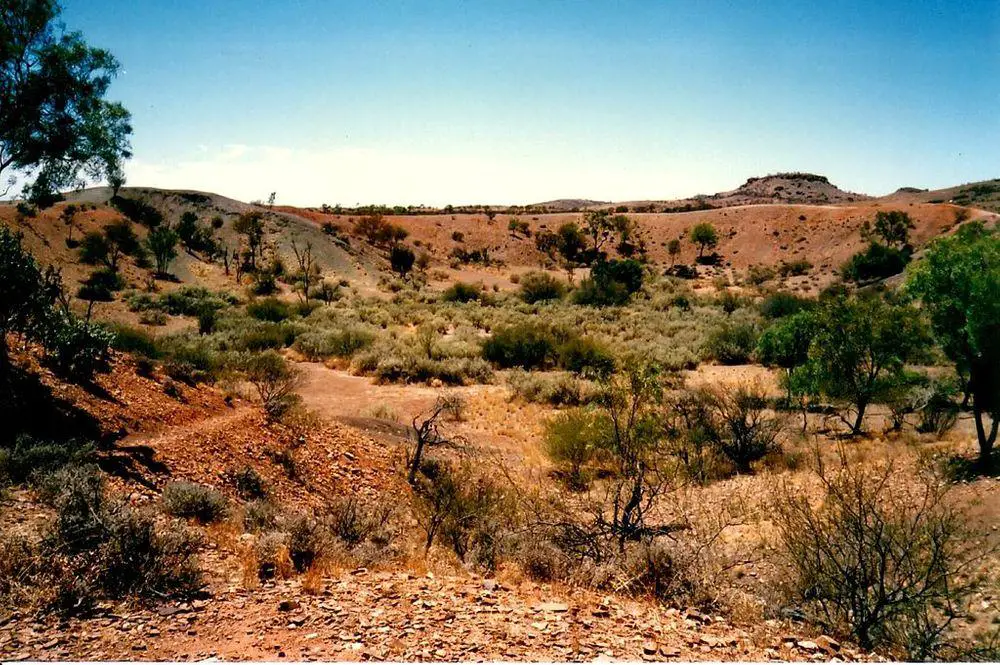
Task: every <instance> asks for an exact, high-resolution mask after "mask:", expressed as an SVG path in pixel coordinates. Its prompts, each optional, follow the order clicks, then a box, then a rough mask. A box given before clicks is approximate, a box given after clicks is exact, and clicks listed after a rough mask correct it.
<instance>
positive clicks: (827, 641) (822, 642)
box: [816, 635, 840, 653]
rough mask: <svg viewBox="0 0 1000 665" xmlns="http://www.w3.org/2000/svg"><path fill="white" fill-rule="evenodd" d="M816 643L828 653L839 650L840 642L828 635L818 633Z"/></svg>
mask: <svg viewBox="0 0 1000 665" xmlns="http://www.w3.org/2000/svg"><path fill="white" fill-rule="evenodd" d="M816 644H818V645H819V647H820V648H821V649H823V650H824V651H827V652H830V653H836V652H838V651H840V642H838V641H837V640H835V639H833V638H832V637H830V636H829V635H820V636H819V637H817V638H816Z"/></svg>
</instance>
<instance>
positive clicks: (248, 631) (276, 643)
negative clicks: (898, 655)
mask: <svg viewBox="0 0 1000 665" xmlns="http://www.w3.org/2000/svg"><path fill="white" fill-rule="evenodd" d="M207 658H217V659H224V660H235V659H239V660H283V659H288V660H407V661H409V660H432V661H457V660H470V661H482V660H549V661H589V660H595V659H596V660H607V659H614V660H640V659H641V660H647V661H654V660H682V661H688V660H711V661H719V660H800V661H801V660H815V661H828V660H854V659H858V658H866V659H870V658H871V656H869V655H865V654H859V653H858V652H857V651H855V650H853V649H850V648H848V647H846V646H842V645H840V644H839V643H838V642H836V641H835V640H833V639H830V638H829V637H826V636H819V637H807V636H804V635H803V634H802V633H800V632H798V631H796V630H795V629H794V628H791V627H789V626H785V625H782V624H780V623H778V622H775V621H771V622H768V623H766V624H764V625H757V626H754V627H753V628H752V629H749V630H748V629H743V628H740V627H737V626H734V625H732V624H730V623H728V622H727V621H726V620H724V619H723V618H722V617H713V616H708V615H705V614H702V613H701V612H698V611H696V610H693V609H688V610H683V609H678V608H669V607H660V606H656V605H653V604H650V603H648V602H640V601H632V600H626V599H621V598H617V597H601V596H598V595H595V594H592V593H590V592H587V591H583V590H580V589H569V588H564V587H551V586H548V585H536V584H533V583H520V584H507V583H500V582H498V581H496V580H492V579H478V578H474V577H469V578H467V577H461V578H459V577H444V578H439V577H435V576H434V575H433V574H432V573H429V574H427V575H423V576H417V575H414V574H411V573H406V572H374V571H368V570H365V569H357V570H353V571H349V572H343V573H340V574H338V575H335V576H333V577H330V578H325V579H323V580H321V581H320V583H319V584H318V585H317V586H316V588H311V589H310V590H309V591H308V592H307V591H306V590H305V589H303V586H302V582H301V581H282V582H278V583H277V584H273V585H267V586H263V587H260V588H257V589H253V590H247V589H244V588H240V587H237V586H230V587H228V588H224V589H219V590H218V591H217V592H216V593H215V594H214V595H213V596H211V597H209V598H206V599H204V600H196V601H193V602H191V603H177V604H175V603H167V604H163V605H160V606H155V607H148V608H138V607H111V606H108V607H104V608H102V609H101V610H100V611H98V612H97V613H96V615H95V616H93V617H91V618H86V619H79V618H74V619H68V620H60V619H57V618H55V617H48V618H44V619H37V618H33V617H28V616H22V615H20V614H18V613H16V612H15V613H11V614H7V613H4V614H2V615H0V659H3V660H66V659H72V660H202V659H207Z"/></svg>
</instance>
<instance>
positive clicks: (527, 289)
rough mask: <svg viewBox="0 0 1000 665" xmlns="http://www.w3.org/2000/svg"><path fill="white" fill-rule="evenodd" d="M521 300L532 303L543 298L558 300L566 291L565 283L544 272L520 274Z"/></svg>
mask: <svg viewBox="0 0 1000 665" xmlns="http://www.w3.org/2000/svg"><path fill="white" fill-rule="evenodd" d="M519 283H520V294H519V295H520V296H521V300H523V301H524V302H526V303H529V304H532V303H536V302H541V301H544V300H559V299H560V298H562V297H563V295H564V294H565V293H566V287H565V285H564V284H563V283H562V282H560V281H559V280H558V279H556V278H555V277H553V276H552V275H550V274H548V273H544V272H529V273H525V274H524V275H521V276H520V279H519Z"/></svg>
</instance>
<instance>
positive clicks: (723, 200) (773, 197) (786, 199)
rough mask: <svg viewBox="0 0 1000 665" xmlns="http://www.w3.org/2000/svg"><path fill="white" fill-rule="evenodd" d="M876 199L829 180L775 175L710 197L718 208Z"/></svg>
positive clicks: (753, 180) (805, 176)
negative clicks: (843, 188) (846, 189)
mask: <svg viewBox="0 0 1000 665" xmlns="http://www.w3.org/2000/svg"><path fill="white" fill-rule="evenodd" d="M870 198H872V197H870V196H867V195H865V194H856V193H854V192H845V191H844V190H842V189H840V188H839V187H837V186H836V185H834V184H832V183H831V182H830V181H829V180H828V179H827V177H826V176H821V175H816V174H814V173H775V174H774V175H766V176H762V177H759V178H748V179H747V181H746V182H745V183H743V184H742V185H741V186H740V187H738V188H737V189H734V190H732V191H729V192H720V193H718V194H714V195H712V196H709V197H707V199H709V200H710V201H711V202H712V203H713V204H714V205H718V206H722V207H728V206H738V205H752V204H762V203H790V204H798V205H829V204H838V203H855V202H857V201H866V200H868V199H870Z"/></svg>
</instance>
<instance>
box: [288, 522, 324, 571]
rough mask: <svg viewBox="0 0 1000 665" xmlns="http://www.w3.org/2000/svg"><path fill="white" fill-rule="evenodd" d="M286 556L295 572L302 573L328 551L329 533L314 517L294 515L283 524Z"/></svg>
mask: <svg viewBox="0 0 1000 665" xmlns="http://www.w3.org/2000/svg"><path fill="white" fill-rule="evenodd" d="M284 530H285V531H286V532H287V533H288V556H289V557H290V558H291V561H292V566H294V568H295V570H296V571H298V572H300V573H304V572H305V571H307V570H309V568H311V567H312V565H313V564H314V563H315V562H316V561H318V560H319V559H320V558H321V557H323V555H324V554H326V552H327V551H328V550H329V549H330V546H331V545H332V541H331V536H330V533H329V532H328V531H327V530H326V529H325V528H324V527H323V525H322V524H321V523H320V522H319V521H318V520H317V519H316V518H314V517H310V516H308V515H294V516H292V517H291V518H289V519H288V520H287V521H286V522H285V524H284Z"/></svg>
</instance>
